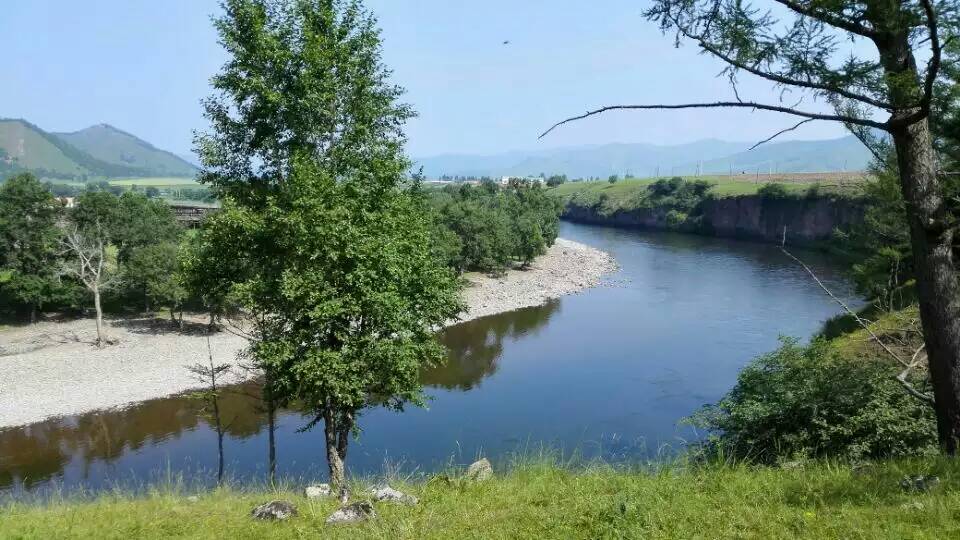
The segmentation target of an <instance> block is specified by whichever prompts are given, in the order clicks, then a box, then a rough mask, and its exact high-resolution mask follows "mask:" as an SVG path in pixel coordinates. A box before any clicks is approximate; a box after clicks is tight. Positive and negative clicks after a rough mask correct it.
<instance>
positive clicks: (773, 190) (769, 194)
mask: <svg viewBox="0 0 960 540" xmlns="http://www.w3.org/2000/svg"><path fill="white" fill-rule="evenodd" d="M757 193H759V194H760V195H761V196H762V197H763V198H765V199H786V198H787V197H789V196H790V191H789V190H788V189H787V186H785V185H783V184H780V183H777V182H773V183H770V184H764V185H763V186H761V187H760V189H758V190H757Z"/></svg>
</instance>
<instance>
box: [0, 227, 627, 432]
mask: <svg viewBox="0 0 960 540" xmlns="http://www.w3.org/2000/svg"><path fill="white" fill-rule="evenodd" d="M615 269H616V263H615V262H614V260H613V257H611V256H610V255H609V254H607V253H605V252H603V251H600V250H598V249H594V248H592V247H590V246H586V245H584V244H580V243H577V242H573V241H570V240H565V239H562V238H561V239H557V241H556V243H555V244H554V245H553V246H552V247H551V248H550V249H549V250H548V252H547V253H546V254H545V255H543V256H542V257H540V258H538V259H537V260H536V261H534V263H533V264H531V265H530V267H529V268H527V269H526V270H510V271H508V272H507V273H506V274H505V275H503V276H498V277H491V276H486V275H482V274H470V275H468V276H467V280H468V281H469V282H470V284H469V286H468V287H467V288H466V289H465V291H464V295H465V300H466V303H467V305H468V310H467V312H466V313H465V314H464V315H463V316H462V317H461V318H460V321H459V322H463V321H468V320H472V319H477V318H480V317H484V316H487V315H494V314H497V313H503V312H506V311H512V310H515V309H520V308H523V307H530V306H537V305H540V304H542V303H544V302H546V301H547V300H549V299H552V298H558V297H560V296H564V295H567V294H572V293H575V292H578V291H581V290H583V289H587V288H590V287H593V286H596V285H598V284H599V283H600V280H601V278H602V276H603V275H604V274H606V273H609V272H612V271H613V270H615ZM201 321H202V319H197V320H196V322H195V323H194V324H193V325H192V326H194V327H196V328H200V327H202V324H201ZM188 326H189V325H188ZM108 334H109V335H110V336H111V337H115V338H117V339H118V343H117V344H115V345H111V346H107V347H105V348H103V349H96V348H95V347H93V346H92V345H91V343H92V342H93V340H94V336H95V332H94V329H93V322H92V321H90V320H75V321H70V322H65V323H56V322H43V323H38V324H35V325H31V326H21V327H13V328H9V329H6V330H3V331H0V366H2V373H3V376H2V377H0V428H3V427H12V426H19V425H25V424H31V423H34V422H39V421H41V420H44V419H47V418H50V417H56V416H66V415H75V414H82V413H86V412H90V411H94V410H100V409H108V408H115V407H123V406H126V405H129V404H131V403H136V402H140V401H145V400H149V399H154V398H159V397H164V396H168V395H172V394H179V393H182V392H186V391H189V390H193V389H196V388H198V387H201V386H202V384H201V383H199V382H198V381H197V379H196V377H195V376H194V375H193V374H192V373H191V372H190V371H189V370H188V369H187V366H190V365H194V364H196V363H204V364H206V363H207V362H208V359H207V336H206V335H205V333H203V332H202V331H199V330H198V331H194V332H185V333H181V332H175V331H173V330H172V329H171V325H170V323H169V321H164V320H159V319H118V320H112V321H108ZM246 344H247V342H246V340H244V339H243V338H241V337H238V336H237V335H234V334H231V333H230V332H219V333H217V334H214V335H213V336H211V337H210V346H211V350H212V352H213V356H214V362H215V363H217V364H230V365H231V366H233V369H232V370H231V371H230V374H229V376H228V377H229V378H228V380H225V381H224V382H225V383H237V382H242V381H243V380H245V379H248V378H250V377H254V376H256V372H254V371H251V370H249V369H246V368H244V363H245V361H244V360H242V359H240V358H238V353H240V352H241V351H242V350H243V349H244V347H245V346H246Z"/></svg>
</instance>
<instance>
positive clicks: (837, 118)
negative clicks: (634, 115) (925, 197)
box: [537, 101, 888, 139]
mask: <svg viewBox="0 0 960 540" xmlns="http://www.w3.org/2000/svg"><path fill="white" fill-rule="evenodd" d="M729 107H743V108H747V109H759V110H762V111H773V112H780V113H784V114H791V115H793V116H800V117H803V118H810V119H812V120H830V121H833V122H849V123H851V124H856V125H860V126H867V127H873V128H877V129H882V130H884V131H886V130H887V129H888V128H887V124H886V123H881V122H876V121H874V120H866V119H863V118H854V117H852V116H843V115H836V114H820V113H811V112H805V111H798V110H795V109H792V108H790V107H781V106H777V105H767V104H764V103H755V102H752V101H716V102H713V103H683V104H679V105H662V104H660V105H608V106H606V107H601V108H599V109H596V110H593V111H587V112H586V113H584V114H581V115H578V116H571V117H570V118H567V119H565V120H561V121H560V122H557V123H556V124H554V125H552V126H550V129H548V130H546V131H544V132H543V133H541V134H540V136H539V137H537V138H538V139H542V138H544V137H545V136H546V135H547V134H549V133H550V132H551V131H553V130H555V129H556V128H558V127H560V126H562V125H564V124H569V123H570V122H576V121H577V120H583V119H584V118H589V117H591V116H596V115H598V114H601V113H605V112H607V111H618V110H664V109H718V108H729Z"/></svg>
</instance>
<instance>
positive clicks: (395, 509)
mask: <svg viewBox="0 0 960 540" xmlns="http://www.w3.org/2000/svg"><path fill="white" fill-rule="evenodd" d="M494 466H495V467H496V468H497V472H498V474H497V476H496V477H495V478H493V479H491V480H488V481H486V482H482V483H475V484H470V483H466V482H463V481H460V480H458V479H457V476H458V474H457V473H458V472H459V471H455V470H451V471H448V472H447V473H445V474H437V475H430V476H420V475H416V476H414V477H413V478H412V479H408V478H406V477H404V478H403V479H397V478H389V479H388V480H389V481H390V485H391V486H393V487H395V488H397V489H400V490H401V491H403V492H404V493H410V494H413V495H415V496H417V497H418V498H419V499H420V500H421V501H422V502H421V505H423V506H425V505H429V510H423V509H421V508H420V507H416V508H411V507H408V506H403V505H397V504H380V503H378V504H376V511H377V514H378V515H379V517H378V519H375V520H371V521H368V522H365V523H359V524H356V525H351V526H341V527H331V526H329V525H325V524H324V521H325V520H326V518H327V516H329V515H330V514H331V513H333V512H334V510H336V509H337V507H338V506H339V503H338V502H337V501H336V500H334V499H313V500H308V499H306V498H305V497H304V496H303V489H302V486H301V485H299V484H298V483H296V482H281V483H280V484H279V485H278V486H269V485H267V486H249V485H239V484H236V483H230V482H227V485H226V486H225V487H222V488H218V489H213V490H205V489H200V490H198V489H196V488H195V487H194V485H193V484H192V483H190V482H189V480H184V479H180V480H177V479H174V480H172V481H170V482H169V483H168V484H167V485H165V486H160V487H157V488H154V489H150V490H135V491H122V490H120V489H117V490H111V491H110V492H108V493H105V494H103V495H100V496H95V497H88V498H73V497H70V496H66V497H60V496H55V497H51V500H49V501H44V502H10V503H7V504H6V505H5V506H3V507H2V512H0V530H3V531H4V533H5V534H6V535H9V536H10V537H12V538H24V539H31V538H37V539H43V538H63V537H72V538H101V537H103V536H104V531H110V535H113V536H115V537H117V538H181V537H190V538H194V537H201V536H202V537H207V538H225V539H230V540H241V539H248V538H249V539H257V540H261V539H279V538H297V537H316V538H330V539H341V538H342V539H351V540H352V539H365V538H381V539H382V538H396V537H415V538H422V539H449V538H479V537H483V538H560V539H569V538H657V539H689V538H798V539H816V540H820V539H824V538H913V539H918V540H919V539H944V538H954V537H956V532H957V530H958V527H960V524H958V517H957V510H956V509H957V507H958V506H960V480H958V478H960V462H958V461H957V460H955V459H945V458H940V459H915V460H898V461H886V462H879V463H876V464H869V465H868V466H867V467H864V468H862V469H859V470H853V468H852V467H851V466H850V465H849V464H846V463H842V462H822V463H821V462H817V463H808V464H805V465H803V466H801V467H796V468H791V469H786V468H769V467H748V466H741V465H722V464H709V465H704V466H700V467H685V466H684V464H683V463H682V462H681V463H677V464H672V465H663V466H661V467H659V468H658V467H650V468H639V469H630V468H619V467H616V466H609V465H596V466H593V467H588V468H585V469H580V468H576V467H575V466H567V465H564V464H560V465H558V464H556V462H555V461H553V460H546V459H544V460H541V461H537V462H527V463H520V464H515V465H513V466H510V467H509V468H506V469H503V468H501V466H500V464H499V463H495V464H494ZM918 474H930V475H936V476H938V477H939V478H940V481H941V485H940V487H939V489H936V490H934V491H932V492H930V493H924V494H916V493H907V492H904V491H903V490H902V489H901V488H900V485H899V482H900V480H901V479H902V478H903V477H904V476H906V475H918ZM371 484H372V482H369V483H368V482H364V481H359V480H358V481H357V482H355V483H354V484H353V485H352V486H351V487H352V491H353V492H354V493H363V492H365V491H366V490H367V489H369V487H370V485H371ZM192 497H195V498H192ZM274 499H281V500H287V501H290V502H292V503H294V504H295V505H296V506H297V508H298V509H299V512H300V514H299V515H298V516H297V517H294V518H292V519H290V520H287V521H283V522H269V523H265V522H257V521H256V520H251V519H250V515H249V514H250V509H251V508H253V507H254V506H257V505H260V504H263V503H264V502H266V501H269V500H274Z"/></svg>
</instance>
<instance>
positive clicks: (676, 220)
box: [666, 210, 687, 229]
mask: <svg viewBox="0 0 960 540" xmlns="http://www.w3.org/2000/svg"><path fill="white" fill-rule="evenodd" d="M666 221H667V227H669V228H671V229H679V228H680V227H682V226H683V224H684V223H686V222H687V214H685V213H683V212H681V211H679V210H670V211H669V212H667V216H666Z"/></svg>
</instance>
